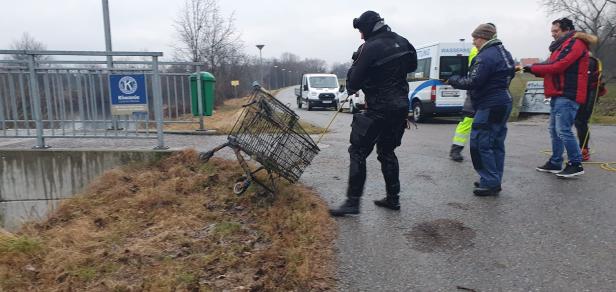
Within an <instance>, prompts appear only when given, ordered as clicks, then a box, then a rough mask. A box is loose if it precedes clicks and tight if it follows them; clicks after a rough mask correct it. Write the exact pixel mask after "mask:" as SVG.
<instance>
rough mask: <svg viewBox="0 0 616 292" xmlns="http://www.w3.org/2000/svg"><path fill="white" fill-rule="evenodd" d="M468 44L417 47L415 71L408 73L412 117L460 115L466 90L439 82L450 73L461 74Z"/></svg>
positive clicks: (422, 119) (463, 69)
mask: <svg viewBox="0 0 616 292" xmlns="http://www.w3.org/2000/svg"><path fill="white" fill-rule="evenodd" d="M472 46H473V45H472V44H471V43H466V42H455V43H435V44H430V45H425V46H421V47H418V48H417V49H416V50H417V70H415V72H413V73H410V74H409V75H408V79H409V102H410V106H411V108H410V111H411V112H412V113H413V119H414V120H415V121H416V122H421V121H424V120H426V119H429V118H430V117H434V116H449V115H454V116H455V115H461V114H462V107H463V106H464V100H465V99H466V90H459V89H454V88H453V87H451V86H450V85H446V84H444V83H443V80H447V79H449V77H451V76H452V75H462V76H465V75H466V74H467V72H468V55H469V54H470V51H471V48H472Z"/></svg>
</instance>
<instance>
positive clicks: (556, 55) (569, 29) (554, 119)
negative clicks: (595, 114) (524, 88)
mask: <svg viewBox="0 0 616 292" xmlns="http://www.w3.org/2000/svg"><path fill="white" fill-rule="evenodd" d="M552 37H554V41H553V42H552V44H550V52H551V55H550V58H549V59H548V60H547V61H546V62H543V63H537V64H533V65H532V66H526V67H524V71H525V72H530V73H533V74H535V75H536V76H539V77H543V78H544V88H545V96H546V97H550V98H551V101H550V107H551V110H550V127H549V128H550V136H551V138H552V157H550V160H548V161H547V162H546V163H545V164H544V165H542V166H539V167H537V170H538V171H541V172H550V173H555V174H556V175H557V176H559V177H573V176H577V175H581V174H584V168H583V167H582V153H581V151H580V146H579V145H578V141H577V139H576V137H575V136H574V135H573V131H572V130H571V129H572V127H573V123H574V121H575V116H576V113H577V111H578V109H579V107H580V105H581V104H585V103H586V97H587V88H588V62H589V61H588V59H589V49H588V47H589V45H590V44H592V43H596V41H597V38H596V37H595V36H592V35H589V34H586V33H582V32H577V31H575V27H574V26H573V22H572V21H571V20H570V19H567V18H561V19H557V20H555V21H553V22H552ZM565 149H567V156H568V158H569V162H567V165H566V166H565V168H564V169H563V167H562V166H563V153H564V150H565Z"/></svg>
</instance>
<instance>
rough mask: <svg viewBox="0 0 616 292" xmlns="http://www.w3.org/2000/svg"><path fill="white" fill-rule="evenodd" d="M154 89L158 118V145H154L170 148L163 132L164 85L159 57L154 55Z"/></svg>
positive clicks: (161, 148)
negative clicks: (162, 83)
mask: <svg viewBox="0 0 616 292" xmlns="http://www.w3.org/2000/svg"><path fill="white" fill-rule="evenodd" d="M152 73H153V74H152V77H153V78H154V79H153V80H152V81H153V83H152V91H154V118H155V119H156V136H157V137H158V145H157V146H156V147H154V149H156V150H163V149H169V147H167V146H165V140H164V133H163V96H162V87H161V84H160V73H159V72H158V57H157V56H153V57H152Z"/></svg>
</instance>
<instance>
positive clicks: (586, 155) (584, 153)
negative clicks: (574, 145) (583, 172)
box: [582, 148, 590, 161]
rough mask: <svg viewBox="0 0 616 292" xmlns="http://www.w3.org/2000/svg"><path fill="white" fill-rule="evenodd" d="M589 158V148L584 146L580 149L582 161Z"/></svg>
mask: <svg viewBox="0 0 616 292" xmlns="http://www.w3.org/2000/svg"><path fill="white" fill-rule="evenodd" d="M588 160H590V149H588V148H584V149H582V161H588Z"/></svg>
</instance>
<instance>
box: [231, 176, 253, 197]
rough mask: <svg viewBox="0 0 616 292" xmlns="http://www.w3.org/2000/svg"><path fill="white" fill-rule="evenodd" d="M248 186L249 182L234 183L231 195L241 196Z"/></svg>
mask: <svg viewBox="0 0 616 292" xmlns="http://www.w3.org/2000/svg"><path fill="white" fill-rule="evenodd" d="M249 186H250V180H245V181H241V182H236V183H235V185H233V193H234V194H236V195H238V196H239V195H241V194H243V193H244V192H245V191H246V189H248V187H249Z"/></svg>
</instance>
